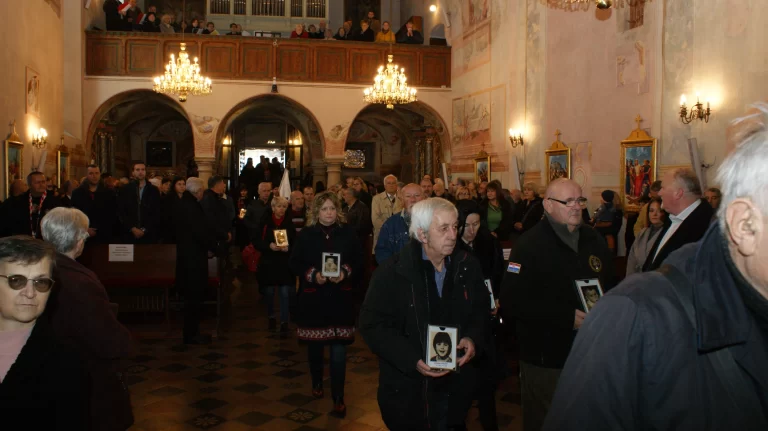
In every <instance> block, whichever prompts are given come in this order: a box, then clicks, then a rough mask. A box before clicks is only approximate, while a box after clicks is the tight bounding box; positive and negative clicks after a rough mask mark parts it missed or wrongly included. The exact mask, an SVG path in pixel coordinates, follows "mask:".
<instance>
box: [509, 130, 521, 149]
mask: <svg viewBox="0 0 768 431" xmlns="http://www.w3.org/2000/svg"><path fill="white" fill-rule="evenodd" d="M509 143H510V144H512V148H517V147H518V146H520V147H522V146H523V134H522V133H520V132H518V131H516V130H512V129H509Z"/></svg>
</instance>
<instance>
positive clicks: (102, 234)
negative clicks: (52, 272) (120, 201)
mask: <svg viewBox="0 0 768 431" xmlns="http://www.w3.org/2000/svg"><path fill="white" fill-rule="evenodd" d="M87 169H88V173H87V175H86V180H85V181H83V184H82V185H81V186H80V187H78V188H76V189H75V191H74V192H72V206H73V207H75V208H77V209H79V210H80V211H82V212H84V213H85V215H87V216H88V221H89V226H88V236H89V237H90V239H89V240H88V243H98V244H106V243H108V242H110V241H111V240H112V230H113V227H114V225H115V221H116V219H117V216H116V214H115V207H116V205H117V197H116V196H115V193H114V192H113V191H112V190H110V189H108V188H106V187H105V186H104V183H102V182H101V172H100V171H99V167H98V166H96V165H88V168H87Z"/></svg>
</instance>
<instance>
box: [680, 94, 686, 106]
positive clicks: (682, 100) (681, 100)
mask: <svg viewBox="0 0 768 431" xmlns="http://www.w3.org/2000/svg"><path fill="white" fill-rule="evenodd" d="M683 105H685V94H683V95H682V96H680V106H683Z"/></svg>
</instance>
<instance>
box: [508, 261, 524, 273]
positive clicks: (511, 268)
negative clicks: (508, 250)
mask: <svg viewBox="0 0 768 431" xmlns="http://www.w3.org/2000/svg"><path fill="white" fill-rule="evenodd" d="M520 268H522V266H521V265H520V264H519V263H515V262H509V265H507V272H511V273H513V274H520Z"/></svg>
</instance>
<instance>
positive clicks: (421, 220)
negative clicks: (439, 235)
mask: <svg viewBox="0 0 768 431" xmlns="http://www.w3.org/2000/svg"><path fill="white" fill-rule="evenodd" d="M437 212H450V213H453V214H455V215H456V217H458V216H459V211H458V210H457V209H456V206H454V205H453V204H452V203H450V202H449V201H447V200H445V199H443V198H429V199H425V200H423V201H421V202H418V203H416V204H414V205H413V206H412V207H411V227H410V228H409V229H408V233H409V234H410V235H411V238H413V239H415V240H418V239H419V231H422V232H424V234H425V235H426V234H427V232H429V226H430V225H431V224H432V218H433V217H434V216H435V213H437Z"/></svg>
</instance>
